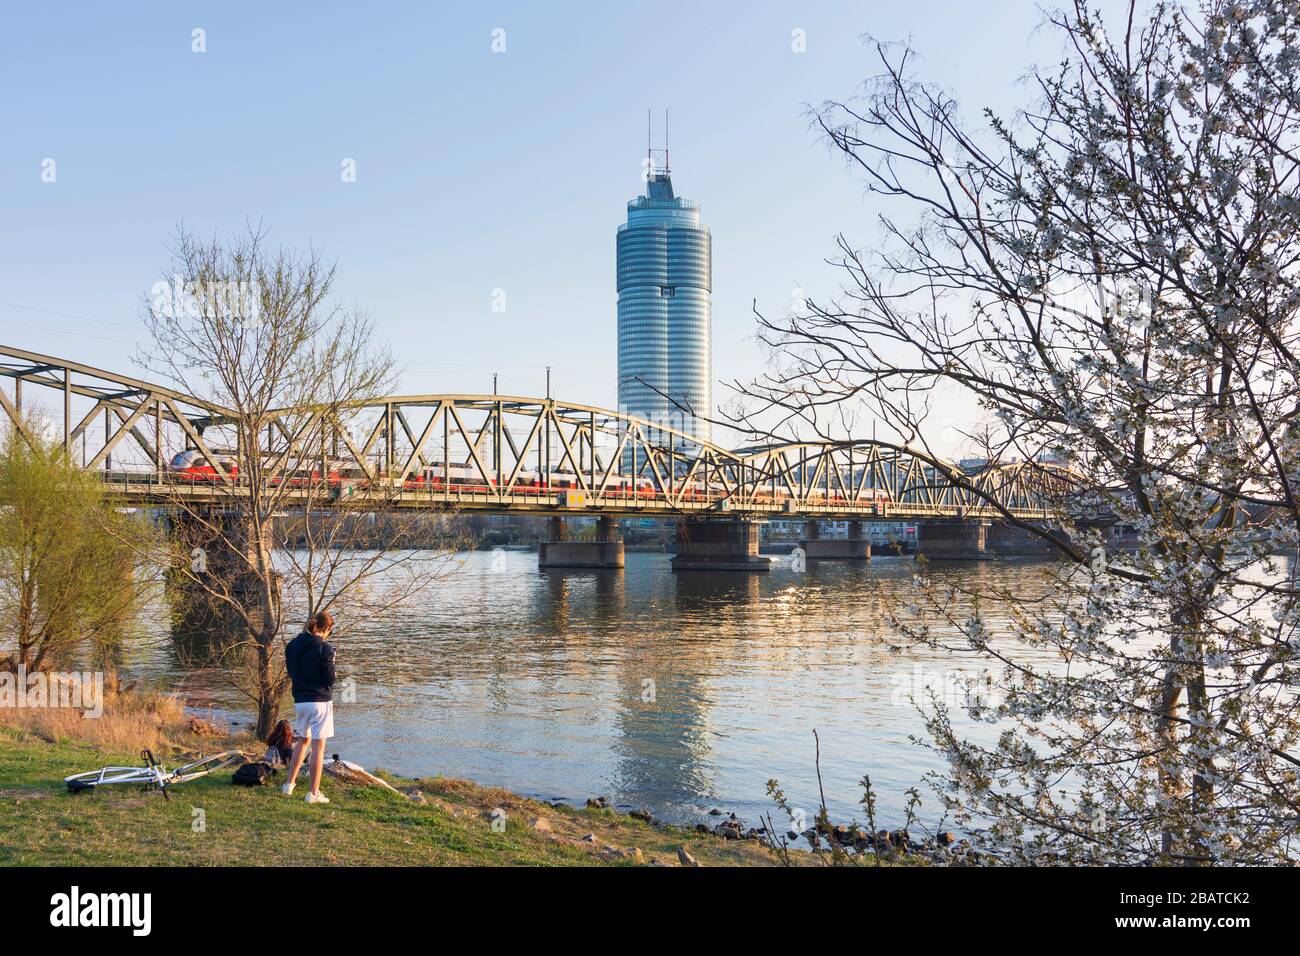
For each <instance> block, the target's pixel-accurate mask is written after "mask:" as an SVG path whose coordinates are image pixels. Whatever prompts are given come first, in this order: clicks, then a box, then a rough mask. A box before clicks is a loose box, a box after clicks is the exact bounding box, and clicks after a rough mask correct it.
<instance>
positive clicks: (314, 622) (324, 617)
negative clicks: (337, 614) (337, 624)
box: [307, 611, 334, 634]
mask: <svg viewBox="0 0 1300 956" xmlns="http://www.w3.org/2000/svg"><path fill="white" fill-rule="evenodd" d="M333 626H334V617H333V615H331V614H330V612H329V611H317V612H316V613H315V614H313V615H312V616H311V619H310V620H309V621H307V630H309V631H311V632H312V633H314V634H324V633H325V632H326V631H328V630H329V629H330V628H331V627H333Z"/></svg>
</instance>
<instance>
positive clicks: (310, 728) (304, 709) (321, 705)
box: [293, 700, 334, 740]
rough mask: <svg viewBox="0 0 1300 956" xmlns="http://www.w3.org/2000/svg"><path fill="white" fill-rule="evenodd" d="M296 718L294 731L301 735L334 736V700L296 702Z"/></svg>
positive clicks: (320, 737)
mask: <svg viewBox="0 0 1300 956" xmlns="http://www.w3.org/2000/svg"><path fill="white" fill-rule="evenodd" d="M293 714H294V717H295V718H296V720H295V726H294V728H293V732H294V733H296V734H297V735H298V736H299V737H306V738H309V739H311V738H314V739H316V740H328V739H329V738H330V737H333V736H334V701H332V700H324V701H308V702H307V703H305V704H294V705H293Z"/></svg>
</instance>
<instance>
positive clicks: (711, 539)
mask: <svg viewBox="0 0 1300 956" xmlns="http://www.w3.org/2000/svg"><path fill="white" fill-rule="evenodd" d="M758 529H759V522H757V521H751V520H747V519H744V518H740V519H728V520H709V519H687V520H685V521H681V522H678V525H677V554H676V555H675V556H674V557H673V562H672V565H673V570H674V571H770V570H771V569H772V562H771V561H769V560H768V559H767V558H765V557H763V556H762V555H760V554H759V553H758Z"/></svg>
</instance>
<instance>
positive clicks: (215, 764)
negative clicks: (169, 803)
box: [63, 750, 247, 800]
mask: <svg viewBox="0 0 1300 956" xmlns="http://www.w3.org/2000/svg"><path fill="white" fill-rule="evenodd" d="M140 756H141V757H143V758H144V761H145V766H143V767H101V768H100V769H98V770H88V771H86V772H85V773H74V774H72V775H71V776H69V777H64V778H63V782H64V783H65V784H67V786H68V792H69V793H81V792H82V791H84V790H89V791H90V792H91V793H94V792H95V790H96V789H98V788H99V787H107V786H116V785H118V784H127V785H131V784H134V785H136V786H143V787H144V788H145V789H147V790H153V789H155V788H157V789H158V790H161V791H162V795H163V799H164V800H170V799H171V797H169V796H168V795H167V788H168V787H174V786H176V785H177V784H178V783H188V782H189V781H191V780H197V779H199V778H200V777H206V776H207V775H208V774H210V773H215V772H216V771H218V770H222V769H224V768H225V767H229V766H231V765H232V764H234V763H236V762H238V763H243V762H244V761H245V760H246V759H247V757H246V756H245V754H244V753H243V752H242V751H239V750H223V751H222V752H221V753H219V754H213V755H212V756H210V757H200V758H199V759H198V760H196V761H194V762H193V763H187V764H185V765H184V766H183V767H177V768H176V769H175V770H172V771H170V772H168V770H167V768H166V767H164V766H163V765H162V764H161V763H159V762H158V760H157V758H156V757H154V755H153V751H152V750H142V751H140Z"/></svg>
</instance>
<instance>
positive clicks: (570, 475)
mask: <svg viewBox="0 0 1300 956" xmlns="http://www.w3.org/2000/svg"><path fill="white" fill-rule="evenodd" d="M216 458H217V461H218V462H219V463H220V464H221V467H222V468H223V469H224V470H225V472H226V475H227V478H226V479H222V478H221V476H220V475H219V474H218V473H217V470H216V468H214V467H213V466H212V464H211V463H210V462H209V461H208V459H207V457H206V456H205V455H204V454H203V453H201V452H199V451H198V450H197V449H190V450H189V451H185V452H181V453H180V454H178V455H176V456H175V457H174V458H172V460H171V463H170V466H169V468H168V474H169V476H170V477H171V478H172V479H173V480H178V481H179V480H184V481H188V482H191V483H203V482H219V481H222V480H228V481H237V480H238V477H239V468H238V465H237V464H236V463H235V461H234V459H233V458H231V457H229V456H225V455H220V454H217V455H216ZM325 467H326V470H325V471H324V473H323V476H322V472H321V470H320V469H319V468H317V467H313V468H310V469H295V470H293V471H290V472H289V473H288V474H285V475H280V476H276V477H273V478H271V479H269V481H270V483H271V484H272V485H280V484H287V485H289V486H291V487H292V486H302V487H309V486H323V487H326V488H329V489H331V490H333V491H334V492H335V493H336V494H338V495H340V496H341V495H342V494H344V493H345V492H350V491H352V490H354V489H357V488H365V487H367V486H369V485H370V483H371V482H372V481H377V482H378V483H379V484H380V485H383V486H386V487H387V486H391V485H392V484H395V481H392V480H390V479H388V478H386V477H385V476H384V475H382V474H381V475H379V476H378V477H377V478H374V479H372V478H371V477H369V476H368V475H366V474H365V473H364V472H363V471H362V470H361V469H359V468H356V467H345V466H343V465H341V464H334V463H329V462H326V463H325ZM496 487H497V482H496V479H495V478H488V479H486V480H485V479H484V478H483V476H482V475H481V474H479V471H478V469H477V468H473V467H470V466H468V465H452V466H451V467H450V468H445V467H444V466H442V465H432V466H428V467H425V468H422V469H420V470H418V471H412V472H410V473H409V474H407V475H406V477H404V478H403V479H402V490H403V491H414V492H427V493H429V494H431V495H439V494H443V493H446V494H475V493H482V492H484V491H486V490H488V489H492V488H496ZM582 487H583V483H582V481H581V480H580V479H579V477H578V475H577V474H575V473H574V472H572V471H565V470H563V469H556V470H553V471H552V472H551V473H550V479H549V482H548V480H547V476H546V475H545V474H542V473H539V472H538V471H536V470H527V469H524V470H521V471H520V472H519V474H518V476H517V477H516V479H515V482H514V484H513V486H512V487H511V488H510V493H511V494H515V495H551V494H558V493H562V492H566V491H573V490H579V489H581V488H582ZM603 494H604V495H605V496H607V497H615V498H625V499H626V498H632V499H636V500H656V499H663V498H665V497H666V496H665V495H664V494H663V493H662V492H661V491H659V489H658V487H657V485H656V482H655V479H654V478H652V477H650V476H646V475H637V476H632V475H619V474H616V475H611V476H610V478H609V481H608V482H607V483H606V484H605V487H604V492H603ZM726 495H727V492H726V490H725V489H724V488H723V487H722V486H721V485H720V484H714V485H713V487H712V488H711V487H710V485H709V483H707V482H704V481H700V480H698V479H697V480H692V481H688V482H686V484H685V486H684V487H682V488H681V489H680V492H679V500H681V501H700V502H704V501H710V500H715V499H718V498H722V497H726ZM792 497H793V496H791V495H790V494H789V493H788V492H787V491H785V490H784V489H783V488H779V487H778V488H777V489H775V490H773V489H772V488H771V487H770V486H764V487H763V488H760V489H758V490H756V491H755V493H754V495H753V500H754V501H756V502H758V503H773V504H778V503H781V502H783V501H788V500H790V499H791V498H792ZM864 499H865V500H866V501H869V502H872V503H878V504H880V505H884V504H887V503H888V502H889V501H890V500H891V499H890V496H889V495H888V493H886V492H884V491H882V490H880V489H863V491H862V494H861V496H860V497H859V499H858V504H859V505H861V504H862V503H863V501H864ZM806 500H808V501H814V502H817V501H820V502H823V503H825V504H828V505H833V504H848V502H849V499H848V498H847V497H845V496H844V495H843V494H838V493H831V494H828V493H827V492H826V491H825V489H819V490H813V491H811V492H809V494H808V495H807V498H806Z"/></svg>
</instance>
